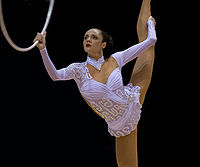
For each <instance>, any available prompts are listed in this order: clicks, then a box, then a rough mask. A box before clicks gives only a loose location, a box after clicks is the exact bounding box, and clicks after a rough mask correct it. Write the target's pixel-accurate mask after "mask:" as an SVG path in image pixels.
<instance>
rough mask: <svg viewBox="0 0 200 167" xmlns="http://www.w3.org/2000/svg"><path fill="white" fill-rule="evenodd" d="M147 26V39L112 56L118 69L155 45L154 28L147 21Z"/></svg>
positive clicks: (150, 22)
mask: <svg viewBox="0 0 200 167" xmlns="http://www.w3.org/2000/svg"><path fill="white" fill-rule="evenodd" d="M147 24H148V36H147V39H146V40H144V41H143V42H140V43H138V44H136V45H133V46H131V47H130V48H128V49H126V50H124V51H121V52H116V53H114V54H113V55H112V56H113V57H114V58H115V60H116V61H117V63H118V65H119V67H120V69H121V68H122V67H123V66H124V65H125V64H127V63H128V62H130V61H131V60H133V59H135V58H136V57H137V56H139V55H140V54H141V53H142V52H144V51H145V50H146V49H148V48H149V47H150V46H152V45H154V44H155V43H156V40H157V38H156V31H155V26H154V23H153V21H152V20H150V19H149V20H148V21H147Z"/></svg>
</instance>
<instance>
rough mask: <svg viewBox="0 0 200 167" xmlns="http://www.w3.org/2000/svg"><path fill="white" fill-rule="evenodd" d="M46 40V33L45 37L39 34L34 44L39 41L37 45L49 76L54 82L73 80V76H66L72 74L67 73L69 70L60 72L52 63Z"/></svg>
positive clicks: (63, 69) (64, 69)
mask: <svg viewBox="0 0 200 167" xmlns="http://www.w3.org/2000/svg"><path fill="white" fill-rule="evenodd" d="M45 38H46V32H45V33H44V35H42V34H40V33H37V36H36V37H35V39H34V41H33V42H35V41H37V40H38V41H39V42H38V44H37V47H38V48H39V49H40V53H41V56H42V60H43V62H44V65H45V68H46V70H47V72H48V74H49V76H50V77H51V79H52V80H53V81H59V80H69V79H72V75H67V76H66V73H68V74H72V73H70V72H67V71H69V69H68V68H62V69H60V70H57V69H56V67H55V66H54V64H53V63H52V61H51V59H50V57H49V55H48V52H47V49H46V39H45Z"/></svg>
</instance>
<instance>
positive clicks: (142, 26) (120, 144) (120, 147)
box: [116, 0, 154, 167]
mask: <svg viewBox="0 0 200 167" xmlns="http://www.w3.org/2000/svg"><path fill="white" fill-rule="evenodd" d="M150 2H151V0H143V2H142V6H141V10H140V14H139V17H138V22H137V34H138V38H139V42H141V41H143V40H145V39H146V38H147V33H148V30H147V20H148V18H149V16H150V15H151V10H150ZM153 62H154V47H151V48H149V49H148V50H147V51H145V52H144V53H143V54H141V55H140V56H139V57H138V58H137V60H136V64H135V66H134V69H133V72H132V76H131V79H130V82H131V83H133V85H137V86H140V87H141V96H140V103H141V104H142V103H143V101H144V97H145V94H146V91H147V89H148V86H149V83H150V79H151V74H152V69H153ZM116 156H117V163H118V166H119V167H138V155H137V129H136V130H134V131H132V132H131V134H129V135H127V136H124V137H119V138H116Z"/></svg>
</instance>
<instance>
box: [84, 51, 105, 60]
mask: <svg viewBox="0 0 200 167" xmlns="http://www.w3.org/2000/svg"><path fill="white" fill-rule="evenodd" d="M88 56H89V57H90V58H92V59H94V60H96V61H98V60H99V59H100V58H101V57H102V56H103V53H100V54H96V55H92V54H88Z"/></svg>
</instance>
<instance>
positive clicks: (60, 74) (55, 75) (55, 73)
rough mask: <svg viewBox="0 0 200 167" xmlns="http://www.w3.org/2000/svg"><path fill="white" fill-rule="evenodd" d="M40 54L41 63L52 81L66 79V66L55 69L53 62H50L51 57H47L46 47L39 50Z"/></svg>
mask: <svg viewBox="0 0 200 167" xmlns="http://www.w3.org/2000/svg"><path fill="white" fill-rule="evenodd" d="M40 53H41V56H42V60H43V63H44V65H45V68H46V70H47V72H48V74H49V76H50V77H51V79H52V80H53V81H58V80H66V74H65V73H66V68H62V69H60V70H57V69H56V67H55V66H54V64H53V63H52V61H51V59H50V58H49V55H48V52H47V49H46V48H44V49H42V50H40Z"/></svg>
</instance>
